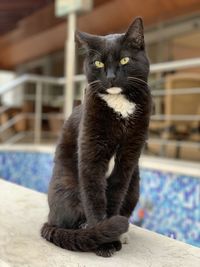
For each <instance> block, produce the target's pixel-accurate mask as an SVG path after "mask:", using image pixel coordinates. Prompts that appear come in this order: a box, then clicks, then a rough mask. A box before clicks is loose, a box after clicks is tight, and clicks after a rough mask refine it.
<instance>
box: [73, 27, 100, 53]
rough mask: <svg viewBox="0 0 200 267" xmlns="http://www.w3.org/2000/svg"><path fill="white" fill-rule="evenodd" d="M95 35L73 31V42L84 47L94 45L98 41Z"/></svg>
mask: <svg viewBox="0 0 200 267" xmlns="http://www.w3.org/2000/svg"><path fill="white" fill-rule="evenodd" d="M97 38H98V37H97V36H95V35H92V34H89V33H86V32H80V31H76V32H75V42H76V43H78V44H79V45H80V46H82V47H83V48H85V49H88V48H89V47H92V46H94V45H95V44H97V43H98V40H97Z"/></svg>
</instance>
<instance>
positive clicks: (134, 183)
mask: <svg viewBox="0 0 200 267" xmlns="http://www.w3.org/2000/svg"><path fill="white" fill-rule="evenodd" d="M139 182H140V176H139V167H138V166H137V167H136V168H135V170H134V172H133V175H132V177H131V181H130V184H129V187H128V191H127V193H126V195H125V198H124V201H123V202H122V206H121V209H120V215H122V216H126V217H128V218H129V217H130V216H131V214H132V212H133V210H134V208H135V206H136V204H137V202H138V200H139V190H140V185H139Z"/></svg>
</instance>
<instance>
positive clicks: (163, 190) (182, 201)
mask: <svg viewBox="0 0 200 267" xmlns="http://www.w3.org/2000/svg"><path fill="white" fill-rule="evenodd" d="M131 222H132V223H135V224H137V225H140V226H142V227H144V228H147V229H149V230H152V231H155V232H157V233H160V234H164V235H166V236H169V237H172V238H175V239H177V240H180V241H183V242H186V243H189V244H191V245H194V246H198V247H200V179H198V178H195V177H190V176H185V175H178V174H176V175H175V174H173V173H167V172H165V173H164V172H159V171H152V170H151V171H150V170H147V169H143V170H141V192H140V201H139V203H138V205H137V207H136V210H135V211H134V213H133V215H132V217H131Z"/></svg>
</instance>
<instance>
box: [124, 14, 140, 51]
mask: <svg viewBox="0 0 200 267" xmlns="http://www.w3.org/2000/svg"><path fill="white" fill-rule="evenodd" d="M124 40H125V41H126V42H129V43H133V44H134V45H136V46H137V47H138V48H140V49H143V48H144V28H143V20H142V18H141V17H137V18H136V19H135V20H134V21H133V22H132V23H131V25H130V26H129V28H128V30H127V32H126V33H125V36H124Z"/></svg>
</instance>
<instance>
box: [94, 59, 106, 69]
mask: <svg viewBox="0 0 200 267" xmlns="http://www.w3.org/2000/svg"><path fill="white" fill-rule="evenodd" d="M94 64H95V66H96V67H97V68H99V69H100V68H103V67H104V64H103V62H101V61H98V60H96V61H95V62H94Z"/></svg>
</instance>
